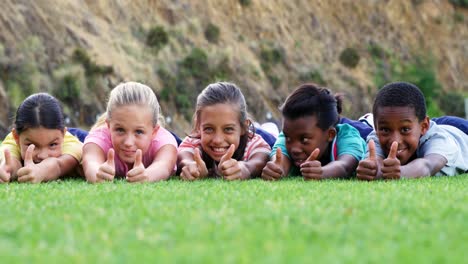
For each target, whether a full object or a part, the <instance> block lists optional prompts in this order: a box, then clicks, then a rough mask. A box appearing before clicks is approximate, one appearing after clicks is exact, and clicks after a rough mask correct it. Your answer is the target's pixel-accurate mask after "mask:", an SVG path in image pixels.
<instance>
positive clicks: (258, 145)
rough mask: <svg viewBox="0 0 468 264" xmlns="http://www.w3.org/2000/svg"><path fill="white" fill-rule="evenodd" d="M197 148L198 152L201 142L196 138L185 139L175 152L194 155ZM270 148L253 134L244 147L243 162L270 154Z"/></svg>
mask: <svg viewBox="0 0 468 264" xmlns="http://www.w3.org/2000/svg"><path fill="white" fill-rule="evenodd" d="M195 148H198V149H200V151H201V150H202V148H201V140H200V139H198V138H191V137H185V138H184V141H182V143H180V146H179V148H178V149H177V152H179V153H180V152H183V151H189V152H191V153H194V149H195ZM270 152H271V148H270V145H268V143H267V142H266V141H265V140H264V139H263V138H262V137H261V136H260V135H258V134H255V135H254V136H253V137H252V138H249V141H248V142H247V146H246V147H245V151H244V157H243V161H248V160H250V158H251V157H252V156H253V155H254V154H255V153H266V154H268V155H269V154H270Z"/></svg>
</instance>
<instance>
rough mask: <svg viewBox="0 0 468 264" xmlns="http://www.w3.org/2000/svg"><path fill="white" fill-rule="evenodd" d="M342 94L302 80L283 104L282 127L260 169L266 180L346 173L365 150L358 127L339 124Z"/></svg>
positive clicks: (326, 176)
mask: <svg viewBox="0 0 468 264" xmlns="http://www.w3.org/2000/svg"><path fill="white" fill-rule="evenodd" d="M340 112H341V97H339V96H334V95H332V94H331V92H330V91H329V90H328V89H326V88H321V87H318V86H316V85H315V84H303V85H300V86H299V87H298V88H296V90H295V91H293V92H292V93H291V94H290V95H289V96H288V98H287V99H286V101H285V102H284V104H283V106H282V107H281V113H282V115H283V129H282V131H283V132H282V133H280V135H279V136H278V139H277V140H276V143H275V145H274V146H273V150H272V151H271V154H270V161H269V162H268V163H267V165H266V166H265V168H264V169H263V172H262V178H263V179H265V180H278V179H280V178H282V177H285V176H287V175H296V176H297V175H302V176H303V177H304V179H306V180H311V179H315V180H319V179H326V178H343V177H349V176H351V175H352V173H354V171H355V169H356V167H357V165H358V162H359V161H360V160H361V159H362V158H363V157H364V154H365V153H366V143H365V141H364V139H362V138H361V136H360V134H359V131H358V130H357V129H356V128H354V127H353V126H351V125H349V124H340Z"/></svg>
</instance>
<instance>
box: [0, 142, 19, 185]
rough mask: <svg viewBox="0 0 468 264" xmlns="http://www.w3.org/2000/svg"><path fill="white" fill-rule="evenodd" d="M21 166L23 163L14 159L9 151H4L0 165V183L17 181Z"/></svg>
mask: <svg viewBox="0 0 468 264" xmlns="http://www.w3.org/2000/svg"><path fill="white" fill-rule="evenodd" d="M21 166H22V164H21V161H20V160H18V159H16V158H14V157H12V156H11V153H10V151H9V150H8V149H4V158H3V160H2V161H1V164H0V183H7V182H10V181H12V180H15V179H17V175H16V173H17V171H18V170H19V169H20V168H21Z"/></svg>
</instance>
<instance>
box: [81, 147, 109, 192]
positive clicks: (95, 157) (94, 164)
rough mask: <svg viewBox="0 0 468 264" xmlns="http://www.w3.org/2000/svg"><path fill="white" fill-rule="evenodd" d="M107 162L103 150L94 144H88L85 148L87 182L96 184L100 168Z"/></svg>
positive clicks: (84, 165)
mask: <svg viewBox="0 0 468 264" xmlns="http://www.w3.org/2000/svg"><path fill="white" fill-rule="evenodd" d="M104 162H105V155H104V151H102V149H101V148H100V147H99V146H98V145H96V144H94V143H88V144H86V145H85V146H84V147H83V161H82V164H83V172H84V174H85V178H86V181H88V182H90V183H95V182H96V181H97V176H96V175H97V172H98V171H99V166H101V164H103V163H104Z"/></svg>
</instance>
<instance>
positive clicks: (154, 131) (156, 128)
mask: <svg viewBox="0 0 468 264" xmlns="http://www.w3.org/2000/svg"><path fill="white" fill-rule="evenodd" d="M159 127H160V126H159V124H156V126H154V128H153V133H152V134H151V135H152V136H153V137H155V136H156V133H158V130H159Z"/></svg>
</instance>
